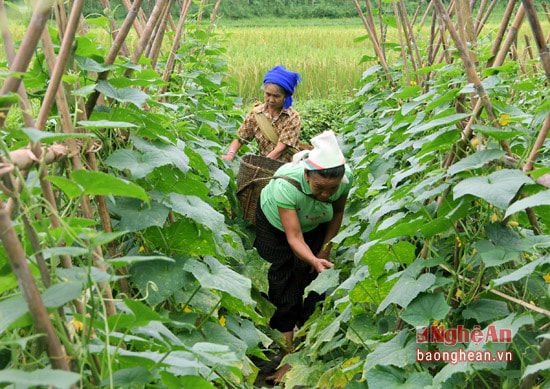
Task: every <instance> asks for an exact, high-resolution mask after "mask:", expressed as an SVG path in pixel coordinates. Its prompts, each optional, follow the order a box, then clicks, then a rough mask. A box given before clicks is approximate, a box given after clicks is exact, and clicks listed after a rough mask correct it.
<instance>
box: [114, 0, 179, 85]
mask: <svg viewBox="0 0 550 389" xmlns="http://www.w3.org/2000/svg"><path fill="white" fill-rule="evenodd" d="M136 1H137V0H136ZM167 1H168V0H157V1H156V3H155V7H154V8H153V12H152V13H151V16H150V17H149V20H148V21H147V24H146V25H145V28H144V29H143V34H142V35H141V37H140V39H139V42H138V45H137V47H136V49H135V51H134V53H133V55H132V58H131V61H132V62H133V63H138V61H139V59H140V58H141V55H142V54H143V52H144V51H145V49H146V48H147V45H148V44H149V41H150V39H151V35H152V33H153V30H154V28H155V27H156V25H157V24H158V22H159V18H160V16H161V13H162V10H163V8H164V7H163V6H164V4H165V3H166V2H167ZM132 73H133V69H131V68H128V69H127V70H126V72H125V73H124V77H130V75H131V74H132Z"/></svg>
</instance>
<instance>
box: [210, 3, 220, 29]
mask: <svg viewBox="0 0 550 389" xmlns="http://www.w3.org/2000/svg"><path fill="white" fill-rule="evenodd" d="M221 3H222V0H216V4H215V5H214V9H213V10H212V14H211V15H210V26H209V27H208V32H209V33H210V32H212V28H213V26H214V23H215V22H216V18H217V16H218V11H219V10H220V5H221Z"/></svg>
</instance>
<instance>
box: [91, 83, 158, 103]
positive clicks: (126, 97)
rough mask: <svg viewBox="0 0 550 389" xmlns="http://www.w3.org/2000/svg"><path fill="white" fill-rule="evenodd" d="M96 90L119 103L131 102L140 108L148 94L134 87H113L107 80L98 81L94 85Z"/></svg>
mask: <svg viewBox="0 0 550 389" xmlns="http://www.w3.org/2000/svg"><path fill="white" fill-rule="evenodd" d="M96 89H97V91H98V92H101V93H103V94H104V95H105V96H107V97H110V98H112V99H115V100H116V101H119V102H121V103H132V104H134V105H135V106H136V107H138V108H141V107H143V105H144V104H145V103H146V102H147V100H148V99H149V95H148V94H146V93H144V92H142V91H140V90H138V89H134V88H115V87H113V86H112V85H111V84H109V83H108V82H107V81H99V82H98V84H97V87H96Z"/></svg>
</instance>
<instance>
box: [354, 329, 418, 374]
mask: <svg viewBox="0 0 550 389" xmlns="http://www.w3.org/2000/svg"><path fill="white" fill-rule="evenodd" d="M410 338H411V337H410V336H409V331H408V330H402V331H401V332H399V333H398V334H397V335H396V336H394V337H393V338H392V339H391V340H389V341H386V342H380V343H378V345H377V346H376V349H375V350H374V351H373V352H371V353H370V354H369V355H368V356H367V360H366V361H365V366H364V374H365V373H367V372H368V371H369V370H371V369H372V368H374V367H375V366H396V367H405V366H407V365H412V364H414V363H415V362H416V353H415V351H416V348H417V347H418V344H416V342H414V341H412V340H409V339H410Z"/></svg>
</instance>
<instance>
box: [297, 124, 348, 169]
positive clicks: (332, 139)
mask: <svg viewBox="0 0 550 389" xmlns="http://www.w3.org/2000/svg"><path fill="white" fill-rule="evenodd" d="M311 144H312V145H313V150H310V151H309V155H308V156H307V158H306V160H305V164H306V167H307V169H308V170H323V169H330V168H333V167H336V166H342V165H344V164H345V163H346V159H345V158H344V154H342V151H341V150H340V146H338V141H337V140H336V136H335V135H334V132H332V131H324V132H323V133H322V134H319V135H317V136H316V137H313V138H311Z"/></svg>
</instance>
